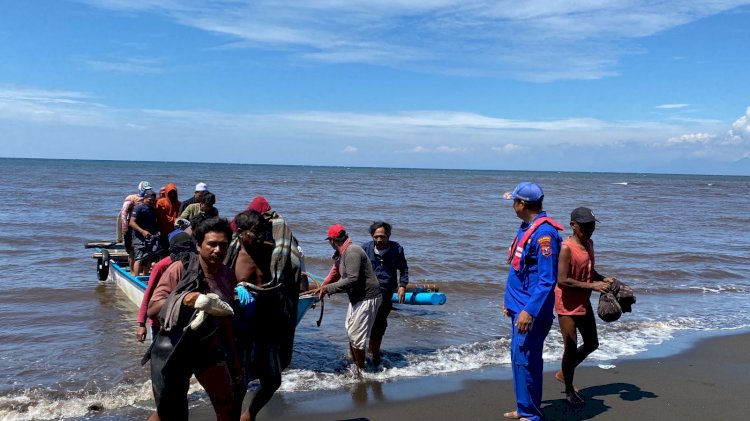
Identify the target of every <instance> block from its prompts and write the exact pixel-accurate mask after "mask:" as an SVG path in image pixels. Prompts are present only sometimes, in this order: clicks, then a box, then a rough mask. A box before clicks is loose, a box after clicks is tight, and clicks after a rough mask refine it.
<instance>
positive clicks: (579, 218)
mask: <svg viewBox="0 0 750 421" xmlns="http://www.w3.org/2000/svg"><path fill="white" fill-rule="evenodd" d="M570 221H571V222H578V223H579V224H585V223H588V222H594V221H596V222H599V220H598V219H596V217H594V212H593V211H592V210H591V209H589V208H584V207H580V208H575V209H573V212H571V213H570Z"/></svg>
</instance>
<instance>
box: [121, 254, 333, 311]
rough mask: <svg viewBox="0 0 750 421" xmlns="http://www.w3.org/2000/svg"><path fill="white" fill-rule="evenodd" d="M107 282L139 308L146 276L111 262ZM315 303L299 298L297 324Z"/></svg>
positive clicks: (308, 299) (146, 279)
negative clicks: (131, 272) (135, 274)
mask: <svg viewBox="0 0 750 421" xmlns="http://www.w3.org/2000/svg"><path fill="white" fill-rule="evenodd" d="M107 280H108V281H110V282H113V283H114V284H115V285H117V287H118V288H120V290H121V291H122V292H123V293H124V294H125V295H126V296H127V297H128V300H130V301H131V302H132V303H133V304H135V306H136V307H140V305H141V301H142V300H143V294H144V292H145V291H146V286H147V285H148V276H133V275H131V274H130V271H128V269H127V268H124V267H122V266H120V265H119V264H117V263H116V262H112V263H111V264H110V269H109V276H108V278H107ZM317 302H318V298H317V297H315V296H306V297H300V298H299V304H297V324H299V322H300V320H302V317H303V316H304V315H305V313H306V312H307V310H309V309H310V308H312V307H313V306H314V305H315V303H317Z"/></svg>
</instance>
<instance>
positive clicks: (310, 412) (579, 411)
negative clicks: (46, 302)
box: [191, 332, 750, 421]
mask: <svg viewBox="0 0 750 421" xmlns="http://www.w3.org/2000/svg"><path fill="white" fill-rule="evenodd" d="M748 349H750V333H747V332H744V333H742V334H733V335H724V336H718V337H711V338H708V339H705V340H702V341H700V342H698V343H697V344H696V345H695V346H693V347H692V348H690V349H688V350H687V351H685V352H682V353H679V354H677V355H672V356H668V357H664V358H650V359H638V360H636V359H632V360H618V361H615V362H614V365H615V366H616V367H615V368H611V369H607V370H604V369H601V368H599V367H597V366H585V367H581V368H579V369H578V370H577V372H576V381H575V383H576V385H577V386H578V387H580V388H581V392H582V394H583V395H584V396H585V398H586V403H585V404H584V405H582V406H579V407H570V406H569V405H568V404H567V402H566V401H565V400H564V395H563V394H562V390H563V386H562V384H561V383H558V382H557V381H555V380H554V378H553V373H554V370H556V369H557V367H556V365H557V364H554V365H553V364H552V363H550V364H546V366H545V368H546V372H545V384H544V398H543V406H544V413H545V416H546V419H547V420H550V421H553V420H588V419H597V420H634V419H640V420H647V419H658V420H718V419H746V417H747V414H748V412H750V399H748V395H747V390H748V388H749V387H750V355H749V354H748V352H747V350H748ZM450 377H451V376H447V377H440V376H437V377H433V378H431V379H429V380H427V381H425V380H418V381H411V380H405V381H403V382H394V383H392V384H385V385H362V386H361V387H360V388H356V387H355V388H353V389H352V391H351V393H346V392H339V393H337V394H336V393H321V394H319V396H318V397H315V398H312V399H310V397H309V396H308V397H307V398H303V399H295V398H293V397H292V398H290V397H284V396H277V397H275V398H274V400H273V401H272V402H271V403H270V404H269V406H268V407H267V408H265V409H264V411H263V412H262V413H261V414H260V416H259V419H260V420H306V421H312V420H373V421H374V420H412V421H419V420H425V421H427V420H449V419H458V420H501V419H503V416H502V413H503V412H505V411H508V410H512V409H514V408H515V406H514V405H515V401H514V397H513V385H512V383H511V381H510V380H507V379H506V380H493V379H479V380H477V379H475V380H463V381H459V384H460V387H459V388H458V390H454V391H449V392H443V393H437V394H432V395H426V396H425V395H422V396H419V397H415V398H407V399H398V398H396V399H394V398H392V397H391V396H393V395H394V391H396V393H398V391H399V390H401V391H404V390H408V388H409V387H410V384H411V387H412V388H419V389H424V388H430V387H432V388H433V389H437V390H439V389H441V387H443V388H444V387H448V388H451V387H453V386H450V385H448V386H446V385H447V384H449V383H451V381H455V379H453V380H452V379H451V378H450ZM399 383H400V384H399ZM415 392H416V391H415ZM421 393H422V394H424V390H421ZM358 394H360V396H358ZM406 394H407V395H408V393H406ZM368 395H375V398H374V399H373V398H371V397H369V396H368ZM368 401H369V402H368ZM331 408H334V409H332V410H331ZM191 418H192V419H196V420H198V419H212V412H211V410H210V408H203V409H201V410H199V411H196V412H194V414H193V417H191Z"/></svg>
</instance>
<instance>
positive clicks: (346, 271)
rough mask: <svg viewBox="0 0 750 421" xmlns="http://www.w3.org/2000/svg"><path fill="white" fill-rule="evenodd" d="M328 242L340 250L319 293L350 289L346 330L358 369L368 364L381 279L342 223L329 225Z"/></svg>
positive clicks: (319, 294)
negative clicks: (366, 352)
mask: <svg viewBox="0 0 750 421" xmlns="http://www.w3.org/2000/svg"><path fill="white" fill-rule="evenodd" d="M326 240H328V243H329V244H330V245H331V247H333V249H334V250H336V252H335V253H334V254H333V266H332V267H331V271H330V272H329V273H328V276H326V279H325V281H324V282H323V285H321V287H320V288H319V289H318V291H317V293H318V296H319V297H320V298H323V295H324V294H329V295H330V294H336V293H338V292H346V293H347V295H349V309H348V310H347V312H346V321H345V323H344V326H345V327H346V333H347V335H348V336H349V352H350V353H351V356H352V359H353V360H354V362H355V363H356V364H357V369H358V370H361V369H363V368H365V351H366V349H367V343H368V342H369V340H370V335H371V333H372V325H373V323H375V315H376V314H377V312H378V307H380V303H381V302H382V300H383V299H382V295H381V294H380V283H379V282H378V278H377V277H376V276H375V271H373V269H372V264H371V263H370V259H369V258H368V257H367V254H366V253H365V251H364V250H363V249H362V247H360V246H358V245H356V244H354V243H352V240H351V239H350V238H349V236H348V235H347V233H346V229H345V228H344V226H343V225H341V224H335V225H331V226H330V227H329V228H328V236H327V237H326Z"/></svg>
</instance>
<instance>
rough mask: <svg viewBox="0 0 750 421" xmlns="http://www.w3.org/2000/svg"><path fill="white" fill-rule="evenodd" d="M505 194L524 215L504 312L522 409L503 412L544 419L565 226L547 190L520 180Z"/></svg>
mask: <svg viewBox="0 0 750 421" xmlns="http://www.w3.org/2000/svg"><path fill="white" fill-rule="evenodd" d="M503 198H504V199H506V200H513V210H514V211H515V212H516V215H517V216H518V217H519V218H520V219H521V220H523V223H521V227H520V228H519V229H518V233H517V234H516V238H515V240H514V241H513V244H512V245H511V247H510V250H509V251H508V263H510V264H511V267H510V269H509V271H508V281H507V283H506V285H505V299H504V304H503V314H504V315H505V316H508V317H510V318H511V321H512V324H513V326H512V329H513V336H512V338H511V344H510V348H511V363H512V365H513V388H514V390H515V393H516V410H514V411H510V412H506V413H505V414H503V415H504V416H505V417H506V418H512V419H520V420H522V421H525V420H530V421H538V420H541V419H543V416H542V410H541V402H542V372H543V364H544V363H543V361H542V348H543V347H544V339H545V338H546V337H547V333H549V330H550V327H551V326H552V320H553V318H554V316H553V309H554V304H555V293H554V288H555V282H556V281H557V257H558V254H559V253H560V235H559V234H558V232H557V231H558V230H562V229H563V226H562V225H560V224H558V223H557V222H555V221H554V220H552V219H551V218H549V217H548V216H547V213H546V212H544V211H543V210H542V200H543V199H544V192H543V191H542V188H541V187H540V186H539V185H538V184H536V183H531V182H523V183H519V184H518V185H517V186H516V188H515V189H514V190H513V191H512V192H508V193H505V194H504V195H503Z"/></svg>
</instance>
